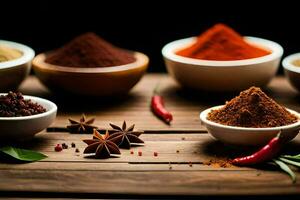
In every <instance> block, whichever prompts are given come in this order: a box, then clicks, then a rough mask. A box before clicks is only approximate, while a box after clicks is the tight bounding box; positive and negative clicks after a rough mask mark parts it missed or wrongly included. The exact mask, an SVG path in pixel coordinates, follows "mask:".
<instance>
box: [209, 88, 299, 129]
mask: <svg viewBox="0 0 300 200" xmlns="http://www.w3.org/2000/svg"><path fill="white" fill-rule="evenodd" d="M207 119H208V120H211V121H214V122H217V123H220V124H224V125H229V126H240V127H254V128H267V127H277V126H284V125H288V124H292V123H295V122H297V121H298V118H297V117H296V116H295V115H293V114H291V113H290V112H289V111H287V110H286V109H285V108H284V107H282V106H280V105H279V104H277V103H276V102H275V101H274V100H273V99H271V98H270V97H268V96H267V95H266V94H265V93H264V92H263V91H261V89H260V88H258V87H251V88H250V89H248V90H245V91H242V92H241V93H240V95H239V96H237V97H235V98H233V99H232V100H230V101H229V102H226V105H225V106H224V107H222V108H220V109H218V110H212V111H211V112H210V113H208V116H207Z"/></svg>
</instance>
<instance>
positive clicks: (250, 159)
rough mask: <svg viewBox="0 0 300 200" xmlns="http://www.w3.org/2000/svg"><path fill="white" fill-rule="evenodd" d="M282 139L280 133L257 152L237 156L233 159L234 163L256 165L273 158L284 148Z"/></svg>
mask: <svg viewBox="0 0 300 200" xmlns="http://www.w3.org/2000/svg"><path fill="white" fill-rule="evenodd" d="M282 144H283V143H282V140H281V139H280V133H279V134H278V135H277V136H276V137H274V138H273V139H272V140H270V142H269V143H268V144H266V145H265V146H264V147H263V148H261V149H260V150H259V151H257V152H255V153H254V154H252V155H249V156H245V157H241V158H235V159H234V160H233V161H232V164H234V165H254V164H259V163H263V162H265V161H268V160H271V159H272V158H274V157H275V156H277V155H278V153H279V152H280V150H281V148H282Z"/></svg>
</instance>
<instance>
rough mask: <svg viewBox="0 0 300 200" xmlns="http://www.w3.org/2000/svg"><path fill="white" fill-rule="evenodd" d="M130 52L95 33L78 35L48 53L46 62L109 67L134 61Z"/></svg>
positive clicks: (70, 65) (63, 64) (61, 64)
mask: <svg viewBox="0 0 300 200" xmlns="http://www.w3.org/2000/svg"><path fill="white" fill-rule="evenodd" d="M135 60H136V59H135V57H134V55H133V53H132V52H130V51H127V50H124V49H121V48H118V47H116V46H114V45H112V44H110V43H108V42H107V41H105V40H104V39H102V38H101V37H99V36H98V35H96V34H95V33H85V34H83V35H80V36H78V37H76V38H75V39H73V40H72V41H70V42H69V43H67V44H66V45H64V46H63V47H61V48H59V49H57V50H56V51H54V52H52V53H50V54H49V55H48V56H47V58H46V62H47V63H50V64H53V65H60V66H67V67H87V68H92V67H111V66H120V65H125V64H129V63H132V62H134V61H135Z"/></svg>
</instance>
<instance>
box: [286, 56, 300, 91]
mask: <svg viewBox="0 0 300 200" xmlns="http://www.w3.org/2000/svg"><path fill="white" fill-rule="evenodd" d="M298 59H299V60H300V53H295V54H292V55H290V56H287V57H286V58H284V59H283V61H282V66H283V68H284V73H285V76H286V77H287V78H288V80H289V81H290V83H291V85H292V86H294V87H295V88H296V89H297V90H298V91H300V67H299V66H295V65H294V64H293V63H292V62H293V61H295V60H298Z"/></svg>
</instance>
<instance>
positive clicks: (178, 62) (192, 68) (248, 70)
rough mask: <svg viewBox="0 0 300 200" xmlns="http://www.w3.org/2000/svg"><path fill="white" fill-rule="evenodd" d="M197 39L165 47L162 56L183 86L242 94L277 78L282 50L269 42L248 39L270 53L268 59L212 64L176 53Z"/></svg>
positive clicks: (187, 39) (168, 68)
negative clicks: (240, 92) (252, 87)
mask: <svg viewBox="0 0 300 200" xmlns="http://www.w3.org/2000/svg"><path fill="white" fill-rule="evenodd" d="M195 40H196V37H191V38H186V39H181V40H176V41H174V42H171V43H169V44H167V45H166V46H164V47H163V49H162V55H163V57H164V60H165V64H166V66H167V70H168V72H169V73H170V74H171V76H173V78H174V79H175V80H177V81H178V82H179V83H180V84H181V85H183V86H185V87H189V88H193V89H200V90H206V91H222V92H223V91H240V90H244V89H247V88H249V87H250V86H257V87H263V86H265V85H267V84H268V83H269V82H270V80H271V79H272V78H273V77H274V76H275V74H276V72H277V69H278V66H279V62H280V58H281V56H282V54H283V48H282V47H281V46H280V45H279V44H277V43H275V42H272V41H270V40H265V39H261V38H256V37H245V40H246V41H247V42H249V43H251V44H253V45H255V46H258V47H261V48H264V49H266V50H270V51H271V53H270V54H269V55H266V56H262V57H258V58H252V59H245V60H235V61H212V60H200V59H194V58H187V57H183V56H179V55H177V54H176V52H177V51H178V50H180V49H183V48H185V47H188V46H190V45H191V44H193V43H194V42H195Z"/></svg>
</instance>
